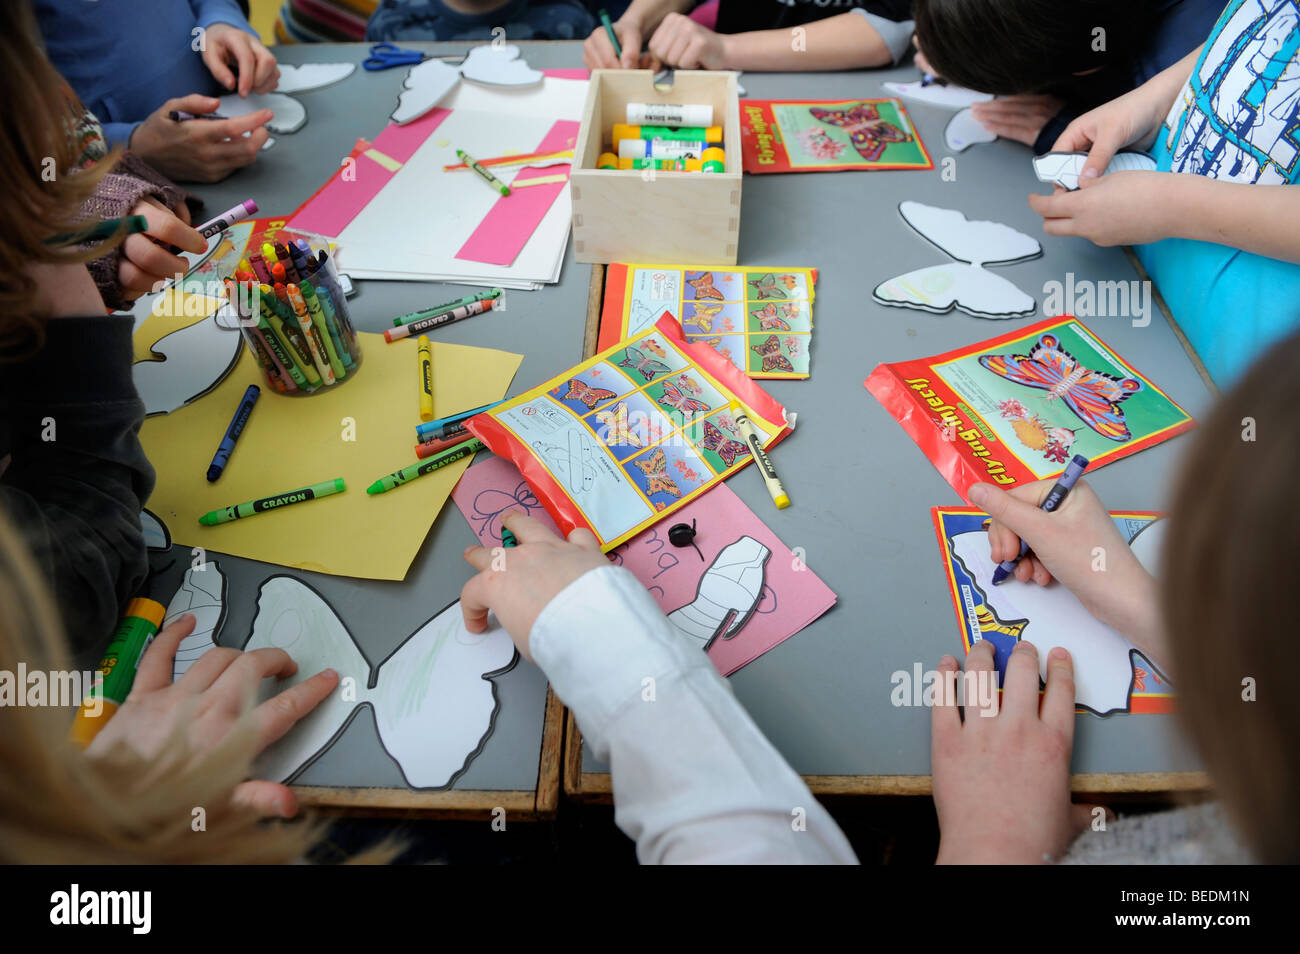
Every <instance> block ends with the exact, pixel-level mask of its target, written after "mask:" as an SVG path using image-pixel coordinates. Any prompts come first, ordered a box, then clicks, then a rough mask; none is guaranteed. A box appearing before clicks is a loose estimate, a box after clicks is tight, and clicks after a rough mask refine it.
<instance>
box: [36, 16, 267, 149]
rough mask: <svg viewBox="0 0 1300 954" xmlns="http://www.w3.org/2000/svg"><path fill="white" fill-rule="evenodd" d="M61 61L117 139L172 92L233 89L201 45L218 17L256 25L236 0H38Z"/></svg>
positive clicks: (51, 49) (54, 56)
mask: <svg viewBox="0 0 1300 954" xmlns="http://www.w3.org/2000/svg"><path fill="white" fill-rule="evenodd" d="M32 8H33V10H34V11H35V12H36V19H37V22H38V23H39V24H40V28H41V34H42V36H43V37H44V38H45V50H46V53H47V54H48V56H49V58H50V62H51V63H53V64H54V68H55V69H56V70H58V71H59V72H60V73H62V74H63V78H64V79H66V80H67V81H68V84H69V85H70V86H71V87H72V88H73V89H74V90H76V91H77V95H78V96H79V97H81V101H82V103H84V104H85V106H86V108H87V109H89V110H90V111H91V112H92V113H94V114H95V115H96V116H97V117H99V120H100V122H102V123H103V124H104V133H105V135H106V136H107V137H108V141H109V143H110V144H112V145H114V146H118V145H125V144H126V142H127V140H128V139H129V138H130V137H131V133H132V131H133V130H134V129H135V127H136V126H137V125H138V124H139V123H140V122H141V121H143V120H144V119H145V118H146V117H148V115H149V114H150V113H152V112H153V111H154V110H155V109H157V108H158V107H159V106H161V105H162V104H163V103H164V102H165V101H166V100H168V99H172V98H174V97H177V96H188V95H189V94H190V93H205V94H209V95H215V94H218V93H226V92H228V90H225V89H222V88H221V87H220V86H219V85H218V83H217V81H216V80H215V79H213V78H212V74H211V73H210V72H208V68H207V66H206V65H204V63H203V58H202V55H201V54H200V53H199V51H198V50H197V49H196V47H197V45H198V39H197V37H196V35H195V33H194V31H195V30H197V29H199V28H203V29H206V28H207V27H210V26H211V25H212V24H214V23H228V24H230V25H231V26H236V27H238V28H239V29H241V30H244V31H246V32H248V33H252V34H253V35H254V36H256V35H257V34H256V32H255V31H254V30H253V28H252V27H251V26H249V25H248V20H246V19H245V18H244V14H243V12H242V11H241V10H240V8H239V4H238V3H236V2H235V0H188V2H187V0H165V2H161V3H160V2H158V0H106V2H99V3H88V2H87V0H33V3H32Z"/></svg>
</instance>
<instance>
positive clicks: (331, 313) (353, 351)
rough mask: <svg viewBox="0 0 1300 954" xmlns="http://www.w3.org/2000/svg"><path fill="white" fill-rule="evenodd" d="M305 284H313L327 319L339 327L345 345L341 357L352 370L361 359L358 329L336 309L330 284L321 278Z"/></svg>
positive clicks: (340, 337) (340, 339)
mask: <svg viewBox="0 0 1300 954" xmlns="http://www.w3.org/2000/svg"><path fill="white" fill-rule="evenodd" d="M304 284H308V285H311V286H312V290H313V291H314V292H315V293H316V300H317V301H318V302H320V310H321V311H323V312H324V313H325V320H326V321H328V322H329V323H330V326H331V327H334V328H337V329H338V332H339V342H340V343H341V344H342V345H343V347H342V348H341V349H340V350H339V359H340V360H341V361H342V362H343V367H345V368H347V369H348V370H349V371H351V370H352V369H353V368H354V367H356V363H357V362H358V361H360V360H361V348H360V346H359V345H358V344H357V338H356V334H357V333H356V331H355V330H354V329H353V328H352V326H351V325H349V324H348V323H347V322H346V321H344V320H343V316H342V315H341V314H339V313H338V311H336V310H335V306H334V296H333V295H331V294H330V289H329V285H327V284H326V283H325V282H323V281H320V280H319V279H317V280H316V281H315V282H304Z"/></svg>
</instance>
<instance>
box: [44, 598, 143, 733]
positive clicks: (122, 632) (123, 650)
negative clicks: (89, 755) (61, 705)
mask: <svg viewBox="0 0 1300 954" xmlns="http://www.w3.org/2000/svg"><path fill="white" fill-rule="evenodd" d="M166 615H167V607H165V606H163V605H162V604H161V603H159V602H157V601H156V600H149V599H144V598H143V597H140V598H137V599H133V600H132V601H131V602H130V603H129V604H128V605H127V607H126V615H125V616H123V617H122V620H121V622H119V623H118V624H117V631H116V632H114V633H113V639H112V640H111V641H110V642H109V644H108V649H107V650H105V651H104V658H103V659H101V660H100V662H99V675H98V676H96V677H95V682H94V685H92V686H91V687H90V691H89V692H88V693H87V694H86V698H85V699H84V700H83V701H82V703H81V708H80V709H78V710H77V716H76V718H75V719H74V720H73V722H72V729H71V731H70V732H69V734H68V737H69V739H71V741H72V743H73V744H74V745H76V746H78V747H80V748H83V749H84V748H85V747H86V746H88V745H90V743H91V742H93V741H94V739H95V736H96V735H98V734H99V730H100V729H102V728H103V727H104V725H105V723H107V722H108V720H109V719H111V718H112V717H113V713H115V712H116V711H117V710H118V707H119V706H121V705H122V703H123V702H125V701H126V697H127V696H128V695H130V693H131V685H132V684H133V683H134V682H135V673H136V670H137V669H138V668H139V667H140V659H141V657H143V656H144V651H145V650H146V649H148V648H149V644H150V643H152V642H153V638H154V636H155V635H156V634H157V632H158V627H159V626H161V625H162V621H163V617H164V616H166Z"/></svg>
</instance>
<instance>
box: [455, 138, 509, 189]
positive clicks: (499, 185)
mask: <svg viewBox="0 0 1300 954" xmlns="http://www.w3.org/2000/svg"><path fill="white" fill-rule="evenodd" d="M456 158H458V159H459V160H460V161H461V162H463V163H465V165H467V166H469V167H470V168H471V169H473V170H474V171H475V172H477V173H478V174H479V176H480V177H481V178H482V179H483V181H484V182H486V183H487V184H488V185H490V186H491V187H492V188H494V189H496V190H497V191H498V192H500V193H501V194H502V195H505V196H508V195H510V186H508V185H506V184H505V183H504V182H502V181H501V180H500V179H498V178H497V177H496V176H494V175H493V174H492V173H490V172H488V171H487V170H486V169H484V168H483V167H482V166H481V165H479V164H478V163H477V162H475V161H474V160H473V158H471V157H470V155H469V154H468V153H466V152H465V150H463V149H457V150H456Z"/></svg>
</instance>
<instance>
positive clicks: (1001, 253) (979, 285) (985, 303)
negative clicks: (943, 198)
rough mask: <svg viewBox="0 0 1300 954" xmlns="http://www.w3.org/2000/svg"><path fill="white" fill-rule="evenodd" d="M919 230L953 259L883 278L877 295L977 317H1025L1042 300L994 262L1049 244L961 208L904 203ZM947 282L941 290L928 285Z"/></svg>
mask: <svg viewBox="0 0 1300 954" xmlns="http://www.w3.org/2000/svg"><path fill="white" fill-rule="evenodd" d="M898 214H899V215H901V216H902V218H903V221H904V222H906V223H907V224H908V225H909V226H910V227H911V228H912V230H913V231H915V232H916V233H917V234H919V235H920V236H921V237H922V238H924V239H925V240H926V241H927V242H929V243H930V244H931V245H933V246H934V247H935V248H937V249H939V250H940V251H942V252H943V253H944V254H945V255H947V256H948V257H949V258H952V259H954V261H952V262H945V263H943V264H941V265H929V266H926V267H925V268H918V269H914V270H913V271H910V272H907V273H905V274H903V275H899V276H897V277H895V278H891V279H889V280H887V281H884V282H881V283H880V284H879V285H877V286H876V287H875V289H874V290H873V291H872V293H871V297H872V298H873V299H875V300H876V301H877V302H878V303H880V304H882V305H888V306H889V307H891V308H919V309H921V310H922V311H928V312H931V313H932V314H936V315H946V314H948V313H949V312H951V311H952V310H953V309H954V308H956V309H958V310H959V311H963V312H965V313H966V314H968V315H971V316H973V317H975V318H1025V317H1028V316H1029V315H1032V314H1034V312H1036V311H1037V310H1038V301H1037V299H1035V298H1034V297H1033V296H1032V295H1029V294H1027V293H1026V292H1025V291H1023V290H1022V289H1021V288H1020V287H1019V286H1018V285H1016V284H1014V283H1013V282H1011V281H1008V280H1007V279H1005V278H1003V277H1002V276H1001V275H997V274H995V273H993V272H991V271H989V270H988V269H987V268H986V267H985V266H988V265H1017V264H1020V263H1021V262H1028V261H1032V260H1033V259H1036V258H1039V257H1040V256H1041V255H1042V254H1043V246H1042V245H1041V244H1039V242H1038V240H1037V239H1035V238H1033V237H1032V236H1029V235H1026V234H1025V233H1023V232H1020V231H1018V230H1016V229H1013V228H1012V227H1011V226H1009V225H1003V224H1002V223H1001V222H990V221H986V220H980V219H968V218H967V217H966V216H965V215H964V214H963V213H961V212H959V211H957V210H956V209H941V208H937V207H935V206H932V205H925V204H923V203H920V202H913V201H910V200H909V201H906V202H902V203H900V204H899V206H898ZM936 280H937V281H940V282H946V283H947V284H946V285H945V286H944V287H943V288H941V289H940V290H939V293H938V295H935V294H932V293H928V292H927V291H926V290H925V285H926V284H927V283H928V282H933V281H936Z"/></svg>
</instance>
